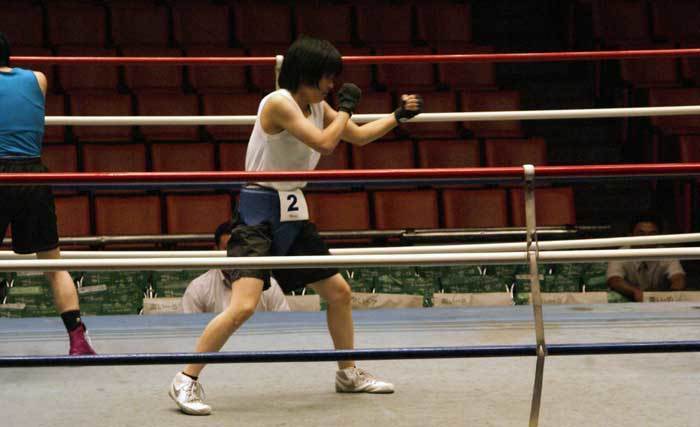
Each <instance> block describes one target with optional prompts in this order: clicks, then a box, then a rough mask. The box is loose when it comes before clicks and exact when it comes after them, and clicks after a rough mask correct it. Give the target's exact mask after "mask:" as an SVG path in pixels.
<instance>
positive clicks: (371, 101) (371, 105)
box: [333, 92, 395, 139]
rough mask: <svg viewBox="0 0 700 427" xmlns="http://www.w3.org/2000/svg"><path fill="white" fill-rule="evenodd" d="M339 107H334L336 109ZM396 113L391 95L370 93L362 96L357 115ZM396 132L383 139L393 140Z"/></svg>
mask: <svg viewBox="0 0 700 427" xmlns="http://www.w3.org/2000/svg"><path fill="white" fill-rule="evenodd" d="M336 107H337V106H333V108H336ZM393 111H394V101H393V99H392V97H391V94H390V93H387V92H368V93H363V94H362V99H361V100H360V103H359V105H358V106H357V111H355V113H356V114H388V113H391V112H393ZM394 137H395V132H394V131H391V132H389V133H387V134H386V135H384V136H383V137H382V138H381V139H392V138H394Z"/></svg>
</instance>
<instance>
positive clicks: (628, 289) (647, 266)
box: [607, 214, 685, 302]
mask: <svg viewBox="0 0 700 427" xmlns="http://www.w3.org/2000/svg"><path fill="white" fill-rule="evenodd" d="M660 223H661V222H660V221H659V219H658V217H657V216H656V215H654V214H643V215H641V216H639V217H638V218H636V220H635V221H634V222H633V224H634V225H633V227H632V233H631V234H632V236H653V235H656V234H659V231H660V229H661V226H660ZM638 247H639V248H642V247H647V248H648V247H653V246H638ZM607 278H608V286H609V287H610V289H612V290H614V291H617V292H619V293H621V294H623V295H625V296H627V297H628V298H630V299H632V300H634V301H637V302H642V301H644V292H645V291H682V290H684V289H685V271H684V270H683V267H681V264H680V262H678V260H662V261H611V262H609V263H608V272H607Z"/></svg>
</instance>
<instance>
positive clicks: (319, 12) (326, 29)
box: [295, 2, 352, 47]
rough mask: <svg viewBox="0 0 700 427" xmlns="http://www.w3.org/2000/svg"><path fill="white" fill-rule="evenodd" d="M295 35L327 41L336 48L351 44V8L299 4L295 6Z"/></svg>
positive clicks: (306, 3)
mask: <svg viewBox="0 0 700 427" xmlns="http://www.w3.org/2000/svg"><path fill="white" fill-rule="evenodd" d="M295 9H296V10H295V14H296V30H297V34H304V35H306V36H311V37H316V38H319V39H323V40H329V41H330V42H331V43H333V45H335V46H336V47H338V46H341V45H348V44H350V43H351V42H352V6H351V5H350V4H343V3H340V4H327V3H320V4H319V3H317V2H313V3H312V2H299V3H297V4H296V5H295Z"/></svg>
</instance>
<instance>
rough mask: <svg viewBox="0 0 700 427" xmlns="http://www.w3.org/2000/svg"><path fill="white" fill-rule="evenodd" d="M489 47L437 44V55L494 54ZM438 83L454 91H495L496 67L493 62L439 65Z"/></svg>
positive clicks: (457, 43) (496, 86)
mask: <svg viewBox="0 0 700 427" xmlns="http://www.w3.org/2000/svg"><path fill="white" fill-rule="evenodd" d="M492 52H493V48H491V47H488V46H473V45H467V44H464V43H459V42H456V43H445V42H441V43H438V44H436V48H435V53H436V54H438V55H451V54H478V53H492ZM437 67H438V81H439V82H440V84H441V85H444V86H446V87H448V88H450V89H452V90H456V89H469V90H495V89H498V84H497V83H496V71H495V65H494V63H492V62H475V63H466V62H448V63H440V64H437Z"/></svg>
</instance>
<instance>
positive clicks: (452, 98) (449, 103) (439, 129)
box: [397, 92, 460, 138]
mask: <svg viewBox="0 0 700 427" xmlns="http://www.w3.org/2000/svg"><path fill="white" fill-rule="evenodd" d="M421 95H422V96H423V111H424V112H426V113H452V112H455V111H459V109H458V108H457V96H456V94H455V93H454V92H423V93H422V94H421ZM399 96H400V95H399ZM397 102H398V99H397ZM402 128H403V129H404V130H405V131H406V132H408V133H409V134H410V135H411V136H412V137H414V138H456V137H458V136H459V132H460V130H459V127H458V123H457V122H427V123H410V124H408V125H406V126H402Z"/></svg>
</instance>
